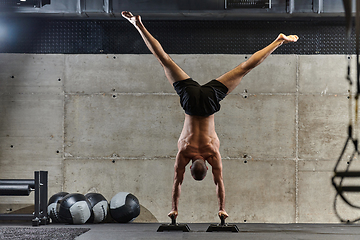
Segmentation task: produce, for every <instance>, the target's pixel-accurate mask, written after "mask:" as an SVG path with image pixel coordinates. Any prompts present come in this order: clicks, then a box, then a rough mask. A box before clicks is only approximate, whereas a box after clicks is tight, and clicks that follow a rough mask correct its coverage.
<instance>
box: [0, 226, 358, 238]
mask: <svg viewBox="0 0 360 240" xmlns="http://www.w3.org/2000/svg"><path fill="white" fill-rule="evenodd" d="M236 225H237V226H238V228H239V230H240V231H239V232H238V233H232V232H206V229H207V228H208V226H209V224H205V223H199V224H198V223H197V224H188V226H189V227H190V229H191V232H157V229H158V227H159V226H160V224H157V223H128V224H116V223H106V224H84V225H67V224H49V225H46V226H40V227H39V229H42V230H43V229H44V228H59V229H62V228H64V229H65V228H66V229H68V228H90V230H89V231H88V232H86V233H84V234H82V235H80V236H78V237H76V238H75V240H98V239H109V240H111V239H126V240H130V239H172V240H177V239H197V240H201V239H204V240H205V239H206V240H211V239H226V240H231V239H242V240H245V239H246V240H252V239H254V240H255V239H256V240H260V239H266V240H275V239H276V240H282V239H299V240H300V239H301V240H308V239H309V240H310V239H311V240H340V239H341V240H343V239H347V240H352V239H354V240H355V239H356V240H358V239H359V236H360V226H359V225H356V224H353V225H351V224H257V223H241V224H236ZM1 227H16V228H17V229H19V228H29V227H31V224H30V223H29V224H27V223H23V224H0V228H1ZM0 239H1V237H0ZM31 239H34V238H31Z"/></svg>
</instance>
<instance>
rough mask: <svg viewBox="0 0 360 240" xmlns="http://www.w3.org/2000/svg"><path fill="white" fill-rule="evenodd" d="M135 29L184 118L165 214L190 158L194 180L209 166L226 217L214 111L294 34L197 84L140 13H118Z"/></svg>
mask: <svg viewBox="0 0 360 240" xmlns="http://www.w3.org/2000/svg"><path fill="white" fill-rule="evenodd" d="M121 14H122V16H123V17H124V18H126V19H127V20H128V21H129V22H130V23H132V24H133V25H134V27H135V28H136V29H137V30H138V32H139V33H140V35H141V37H142V38H143V40H144V42H145V44H146V46H147V47H148V48H149V50H150V51H151V52H152V53H153V54H154V56H155V57H156V58H157V59H158V60H159V62H160V64H161V65H162V66H163V68H164V71H165V75H166V77H167V79H168V80H169V82H170V84H172V85H173V86H174V88H175V90H176V92H177V93H178V95H179V96H180V103H181V106H182V107H183V109H184V110H185V121H184V127H183V129H182V132H181V135H180V138H179V141H178V153H177V155H176V160H175V165H174V169H175V175H174V184H173V189H172V210H171V212H170V213H169V214H168V216H169V217H171V216H174V217H175V218H176V217H177V215H178V202H179V198H180V190H181V184H182V182H183V179H184V174H185V167H186V165H187V164H188V163H189V162H190V161H191V162H192V165H191V167H190V169H191V175H192V176H193V178H194V179H195V180H202V179H204V177H205V175H206V172H207V169H208V168H207V166H206V162H208V163H209V164H210V165H211V168H212V169H211V170H212V174H213V179H214V182H215V185H216V193H217V197H218V203H219V212H218V215H219V217H221V216H223V217H224V218H227V217H228V214H227V213H226V211H225V188H224V182H223V175H222V161H221V156H220V152H219V148H220V141H219V138H218V136H217V134H216V132H215V122H214V113H215V112H217V111H219V110H220V104H219V102H220V101H221V100H222V99H223V98H224V97H225V96H226V95H227V94H229V93H231V92H232V91H233V90H234V89H235V88H236V86H237V85H239V83H240V81H241V79H242V78H243V77H244V76H245V75H246V74H247V73H248V72H250V70H251V69H253V68H254V67H256V66H257V65H259V64H260V63H261V62H262V61H264V60H265V58H266V57H267V56H269V55H270V54H271V53H272V52H273V51H274V50H275V49H277V48H278V47H279V46H281V45H282V44H283V43H288V42H296V41H297V40H298V36H296V35H290V36H285V35H284V34H280V35H279V36H278V37H277V38H276V39H275V41H274V42H272V43H271V44H270V45H268V46H267V47H265V48H264V49H262V50H260V51H258V52H256V53H254V54H253V55H252V56H251V57H250V58H249V59H248V60H247V61H245V62H243V63H241V64H240V65H239V66H237V67H236V68H234V69H233V70H231V71H229V72H227V73H225V74H224V75H222V76H220V77H218V78H216V79H215V80H212V81H210V82H209V83H207V84H205V85H202V86H200V85H199V84H198V83H197V82H195V81H194V80H192V79H191V78H190V77H189V76H188V75H187V74H186V73H185V72H184V71H183V70H182V69H181V68H180V67H179V66H178V65H177V64H176V63H175V62H174V61H173V60H172V59H171V58H170V56H169V55H168V54H167V53H166V52H165V51H164V50H163V48H162V47H161V45H160V43H159V42H158V41H157V40H156V39H155V38H154V37H153V36H152V35H151V34H150V33H149V32H148V31H147V29H146V28H145V26H144V25H143V24H142V22H141V18H140V16H133V15H132V14H131V13H130V12H122V13H121Z"/></svg>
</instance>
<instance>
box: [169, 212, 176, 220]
mask: <svg viewBox="0 0 360 240" xmlns="http://www.w3.org/2000/svg"><path fill="white" fill-rule="evenodd" d="M172 216H174V217H175V219H176V217H177V216H178V211H174V210H172V211H171V212H169V214H168V217H169V218H171V217H172Z"/></svg>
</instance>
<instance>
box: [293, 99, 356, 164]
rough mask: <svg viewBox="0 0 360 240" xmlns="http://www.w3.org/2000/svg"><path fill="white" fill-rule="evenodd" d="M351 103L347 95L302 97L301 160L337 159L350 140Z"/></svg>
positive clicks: (300, 119)
mask: <svg viewBox="0 0 360 240" xmlns="http://www.w3.org/2000/svg"><path fill="white" fill-rule="evenodd" d="M349 101H350V100H349V99H347V97H346V96H344V95H340V96H335V95H334V96H331V95H327V96H316V95H301V96H300V97H299V158H300V159H308V160H311V159H319V160H334V161H335V160H336V159H337V158H338V156H339V155H340V153H341V150H342V147H343V145H344V144H345V140H346V139H347V129H348V123H349V107H348V106H349V105H348V104H349ZM347 154H351V153H347Z"/></svg>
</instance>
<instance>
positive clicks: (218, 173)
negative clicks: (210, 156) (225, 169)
mask: <svg viewBox="0 0 360 240" xmlns="http://www.w3.org/2000/svg"><path fill="white" fill-rule="evenodd" d="M212 174H213V177H214V183H215V185H216V195H217V197H218V202H219V217H221V216H224V217H225V218H227V217H228V216H229V215H228V214H227V213H226V211H225V186H224V180H223V176H222V169H221V168H216V167H215V168H214V167H213V168H212Z"/></svg>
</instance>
